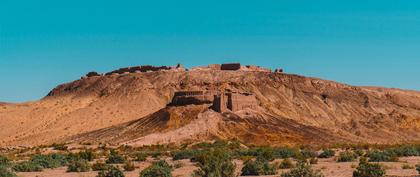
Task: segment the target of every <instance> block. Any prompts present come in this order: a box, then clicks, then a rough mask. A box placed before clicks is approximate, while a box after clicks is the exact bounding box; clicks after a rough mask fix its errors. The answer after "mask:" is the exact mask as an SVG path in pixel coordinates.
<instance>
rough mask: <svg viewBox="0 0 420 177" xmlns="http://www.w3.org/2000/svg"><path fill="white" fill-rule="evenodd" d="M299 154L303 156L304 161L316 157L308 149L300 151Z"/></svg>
mask: <svg viewBox="0 0 420 177" xmlns="http://www.w3.org/2000/svg"><path fill="white" fill-rule="evenodd" d="M300 154H301V155H302V156H303V158H305V159H309V158H313V157H317V154H316V152H314V151H312V150H309V149H302V150H301V151H300Z"/></svg>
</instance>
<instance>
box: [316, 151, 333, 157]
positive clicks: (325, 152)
mask: <svg viewBox="0 0 420 177" xmlns="http://www.w3.org/2000/svg"><path fill="white" fill-rule="evenodd" d="M334 155H335V151H334V150H332V149H326V150H324V151H322V153H321V154H319V156H318V157H319V158H330V157H334Z"/></svg>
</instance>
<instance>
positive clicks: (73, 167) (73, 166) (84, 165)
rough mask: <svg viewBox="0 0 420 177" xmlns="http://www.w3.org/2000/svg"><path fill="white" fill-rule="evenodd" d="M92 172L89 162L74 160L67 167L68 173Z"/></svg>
mask: <svg viewBox="0 0 420 177" xmlns="http://www.w3.org/2000/svg"><path fill="white" fill-rule="evenodd" d="M87 171H90V165H89V163H88V161H87V160H84V159H79V160H73V161H71V162H70V163H69V165H68V167H67V172H87Z"/></svg>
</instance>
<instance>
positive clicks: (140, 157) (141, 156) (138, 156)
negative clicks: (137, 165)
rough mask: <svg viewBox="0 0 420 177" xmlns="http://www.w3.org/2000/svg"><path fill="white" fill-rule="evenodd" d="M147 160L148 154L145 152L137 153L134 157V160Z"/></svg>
mask: <svg viewBox="0 0 420 177" xmlns="http://www.w3.org/2000/svg"><path fill="white" fill-rule="evenodd" d="M146 160H147V154H145V153H137V154H136V155H135V157H134V161H138V162H144V161H146Z"/></svg>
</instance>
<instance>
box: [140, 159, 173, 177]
mask: <svg viewBox="0 0 420 177" xmlns="http://www.w3.org/2000/svg"><path fill="white" fill-rule="evenodd" d="M171 171H172V168H171V166H169V164H168V163H166V161H164V160H161V161H159V162H157V163H154V164H152V165H151V166H149V167H147V168H146V169H144V170H143V171H141V172H140V177H172V174H171Z"/></svg>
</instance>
